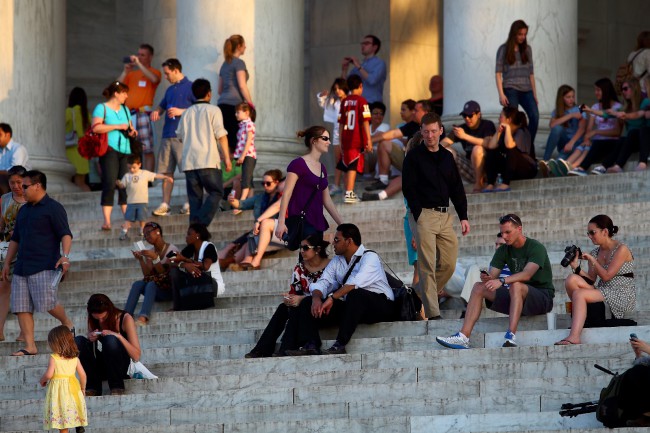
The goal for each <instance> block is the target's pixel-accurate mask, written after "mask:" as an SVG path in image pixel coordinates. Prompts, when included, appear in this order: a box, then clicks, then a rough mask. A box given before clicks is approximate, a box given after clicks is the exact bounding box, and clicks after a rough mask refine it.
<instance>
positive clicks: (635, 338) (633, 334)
mask: <svg viewBox="0 0 650 433" xmlns="http://www.w3.org/2000/svg"><path fill="white" fill-rule="evenodd" d="M638 339H639V337H637V336H636V334H635V333H634V332H633V333H631V334H630V341H632V340H638Z"/></svg>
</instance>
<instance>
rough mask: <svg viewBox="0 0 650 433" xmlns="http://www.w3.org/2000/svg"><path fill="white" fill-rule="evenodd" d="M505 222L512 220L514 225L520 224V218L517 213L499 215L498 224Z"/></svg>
mask: <svg viewBox="0 0 650 433" xmlns="http://www.w3.org/2000/svg"><path fill="white" fill-rule="evenodd" d="M507 222H512V223H514V224H515V225H516V226H520V225H521V220H520V219H519V217H518V216H517V215H513V214H508V215H504V216H502V217H499V224H505V223H507Z"/></svg>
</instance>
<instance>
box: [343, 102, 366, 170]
mask: <svg viewBox="0 0 650 433" xmlns="http://www.w3.org/2000/svg"><path fill="white" fill-rule="evenodd" d="M364 121H368V122H370V107H369V106H368V101H366V99H365V98H364V97H363V96H360V95H349V96H348V97H347V98H345V99H344V100H343V101H342V102H341V109H340V111H339V124H341V125H343V132H342V133H341V151H342V152H341V157H342V159H343V163H344V164H345V165H349V164H350V163H351V162H353V161H354V160H355V159H357V158H359V157H360V156H363V150H364V148H365V147H366V143H367V142H368V137H366V130H365V128H364V127H363V122H364ZM362 161H363V158H361V161H360V163H361V169H362V170H363V162H362Z"/></svg>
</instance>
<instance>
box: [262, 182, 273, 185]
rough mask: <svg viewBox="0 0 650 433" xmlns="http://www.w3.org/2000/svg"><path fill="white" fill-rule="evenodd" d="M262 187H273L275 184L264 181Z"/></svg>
mask: <svg viewBox="0 0 650 433" xmlns="http://www.w3.org/2000/svg"><path fill="white" fill-rule="evenodd" d="M262 185H264V186H271V185H273V182H266V181H263V182H262Z"/></svg>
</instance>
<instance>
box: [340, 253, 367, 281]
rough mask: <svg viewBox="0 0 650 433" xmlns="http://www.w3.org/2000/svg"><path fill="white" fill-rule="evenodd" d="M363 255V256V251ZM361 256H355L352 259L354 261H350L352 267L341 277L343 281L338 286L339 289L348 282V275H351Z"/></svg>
mask: <svg viewBox="0 0 650 433" xmlns="http://www.w3.org/2000/svg"><path fill="white" fill-rule="evenodd" d="M363 254H365V251H364V253H363ZM363 254H362V255H363ZM362 255H361V256H362ZM361 256H356V257H355V258H354V260H353V261H352V265H351V266H350V267H349V268H348V271H347V272H346V273H345V276H344V277H343V281H341V285H340V286H339V289H340V288H341V287H343V286H345V283H346V282H347V281H348V278H350V274H352V270H353V269H354V267H355V266H356V265H357V263H359V261H360V260H361Z"/></svg>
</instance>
